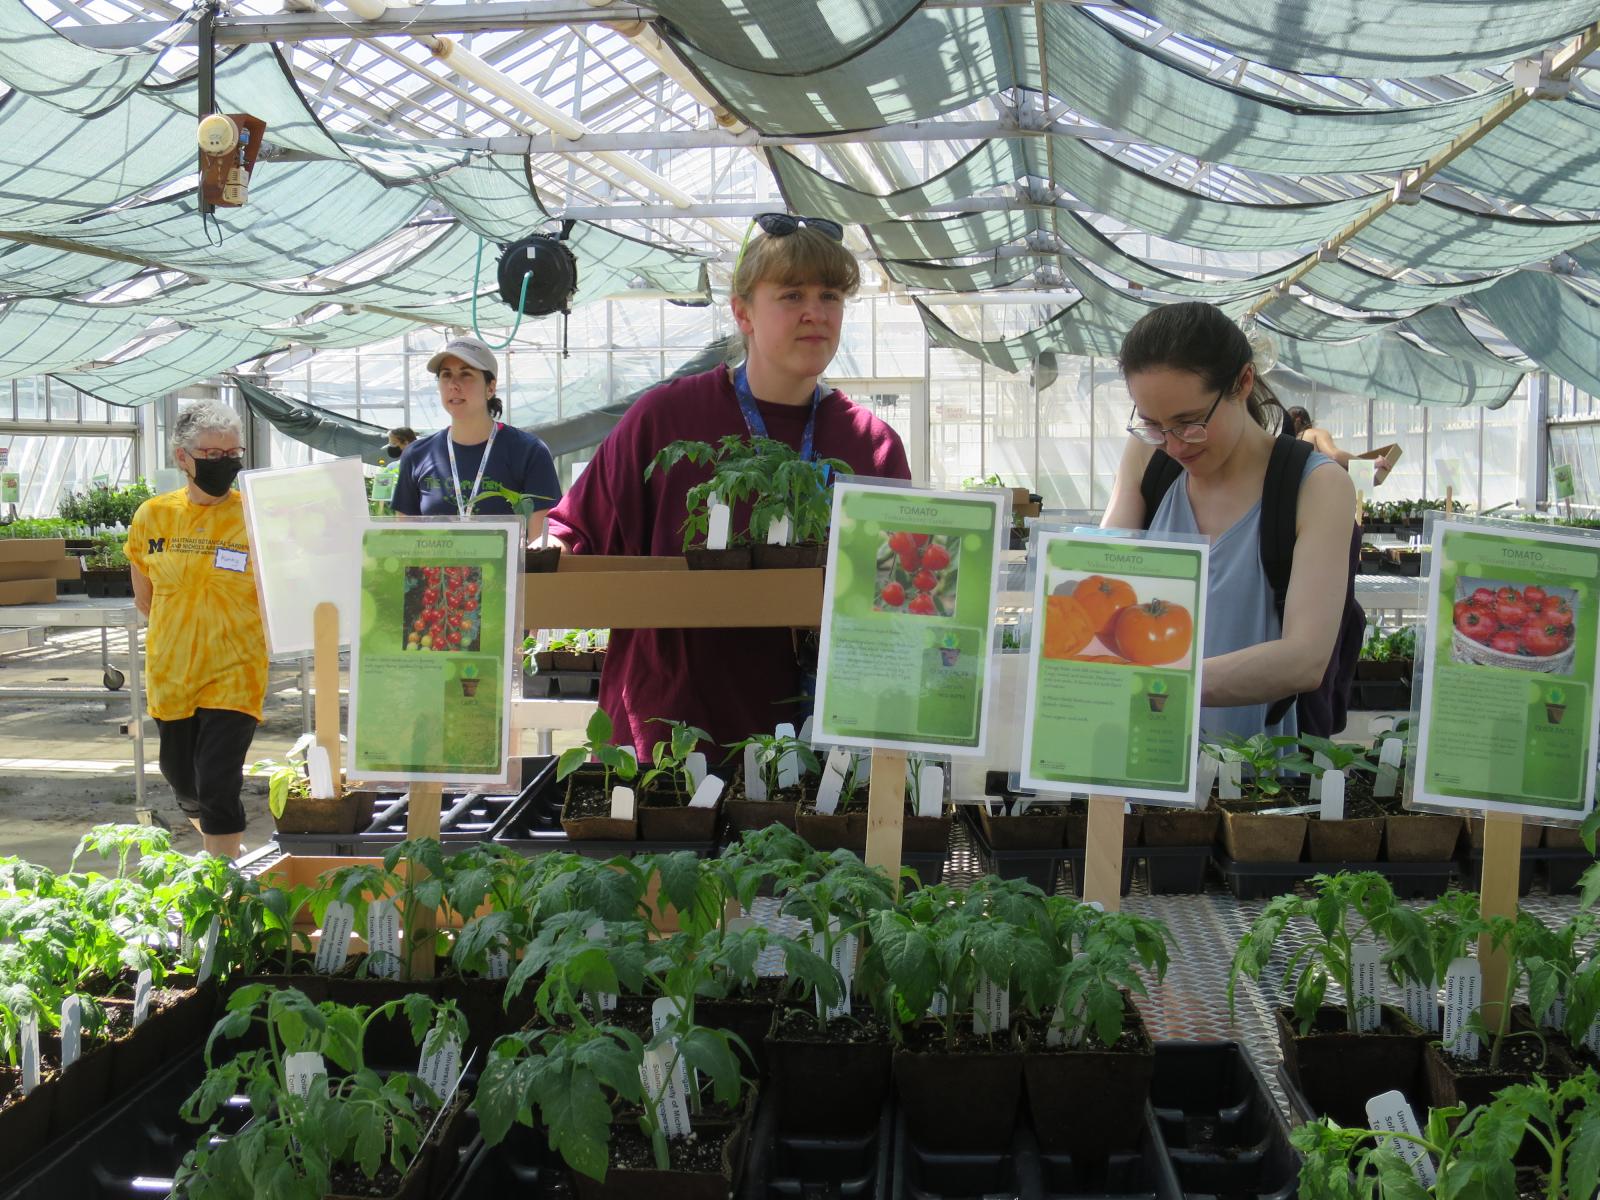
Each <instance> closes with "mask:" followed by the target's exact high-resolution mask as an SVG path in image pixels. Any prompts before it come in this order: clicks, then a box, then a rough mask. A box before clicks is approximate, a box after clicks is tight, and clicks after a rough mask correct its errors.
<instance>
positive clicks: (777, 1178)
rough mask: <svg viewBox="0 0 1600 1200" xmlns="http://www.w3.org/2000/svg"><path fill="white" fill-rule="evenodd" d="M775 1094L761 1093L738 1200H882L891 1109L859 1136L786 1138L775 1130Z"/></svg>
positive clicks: (886, 1191)
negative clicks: (794, 1198) (801, 1199)
mask: <svg viewBox="0 0 1600 1200" xmlns="http://www.w3.org/2000/svg"><path fill="white" fill-rule="evenodd" d="M779 1124H780V1121H779V1112H778V1092H777V1089H776V1088H769V1089H767V1090H766V1091H765V1092H763V1093H762V1095H761V1101H760V1103H759V1104H758V1105H757V1108H756V1116H755V1123H754V1124H753V1125H752V1126H751V1130H750V1152H749V1157H748V1158H747V1159H746V1161H745V1168H744V1182H743V1185H742V1186H741V1188H740V1189H739V1193H738V1197H739V1200H785V1198H787V1197H792V1196H799V1197H804V1198H805V1200H824V1198H826V1200H884V1198H886V1197H887V1196H888V1194H889V1163H890V1157H891V1154H890V1152H891V1149H892V1147H893V1143H894V1119H893V1113H892V1106H890V1105H885V1106H884V1110H883V1116H882V1117H881V1118H880V1119H879V1122H878V1127H877V1128H876V1129H874V1130H873V1131H872V1132H871V1133H868V1134H864V1135H862V1136H860V1137H831V1138H825V1137H813V1136H804V1137H801V1136H795V1135H793V1134H786V1133H784V1132H782V1130H781V1129H780V1128H779Z"/></svg>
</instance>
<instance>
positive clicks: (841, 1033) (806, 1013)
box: [772, 1007, 889, 1044]
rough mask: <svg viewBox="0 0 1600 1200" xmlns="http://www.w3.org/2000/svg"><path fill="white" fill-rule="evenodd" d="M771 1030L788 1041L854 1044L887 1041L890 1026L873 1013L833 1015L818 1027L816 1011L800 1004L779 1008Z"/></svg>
mask: <svg viewBox="0 0 1600 1200" xmlns="http://www.w3.org/2000/svg"><path fill="white" fill-rule="evenodd" d="M772 1033H773V1036H774V1037H779V1038H782V1039H783V1040H784V1041H787V1042H839V1043H846V1044H857V1043H861V1042H887V1041H888V1040H889V1027H888V1026H887V1025H885V1024H884V1023H883V1021H881V1020H880V1019H879V1018H878V1017H877V1016H876V1015H875V1014H873V1013H863V1014H861V1015H854V1014H852V1015H851V1016H848V1017H835V1018H834V1019H833V1020H831V1021H829V1022H828V1023H827V1025H825V1026H823V1027H822V1028H820V1029H819V1028H818V1027H817V1019H816V1016H815V1011H814V1010H812V1009H806V1008H800V1007H792V1008H780V1009H779V1010H778V1021H777V1024H776V1025H774V1026H773V1030H772Z"/></svg>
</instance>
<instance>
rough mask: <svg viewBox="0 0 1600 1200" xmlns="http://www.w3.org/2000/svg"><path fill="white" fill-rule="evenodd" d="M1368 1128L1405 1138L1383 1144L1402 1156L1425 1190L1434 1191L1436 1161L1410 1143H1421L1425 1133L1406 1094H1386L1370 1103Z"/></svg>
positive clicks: (1368, 1105) (1391, 1138) (1392, 1138)
mask: <svg viewBox="0 0 1600 1200" xmlns="http://www.w3.org/2000/svg"><path fill="white" fill-rule="evenodd" d="M1367 1127H1368V1128H1369V1129H1381V1130H1383V1131H1384V1132H1385V1133H1389V1134H1401V1135H1403V1136H1401V1137H1386V1138H1383V1139H1382V1144H1383V1145H1386V1146H1388V1147H1389V1149H1391V1150H1393V1151H1394V1152H1395V1153H1396V1154H1398V1155H1399V1156H1400V1160H1401V1161H1402V1162H1404V1163H1405V1164H1406V1165H1407V1166H1408V1167H1410V1168H1411V1170H1412V1173H1413V1174H1415V1175H1416V1177H1417V1182H1418V1183H1420V1184H1421V1185H1422V1186H1423V1187H1425V1188H1431V1187H1432V1186H1433V1185H1434V1183H1435V1182H1436V1181H1437V1178H1438V1176H1437V1174H1436V1173H1435V1171H1434V1166H1433V1159H1431V1158H1429V1157H1428V1152H1427V1151H1426V1150H1424V1149H1423V1148H1422V1146H1421V1145H1420V1144H1419V1142H1418V1141H1412V1140H1408V1139H1412V1138H1415V1139H1419V1140H1420V1139H1421V1137H1422V1130H1421V1129H1420V1128H1419V1127H1418V1126H1417V1116H1416V1114H1415V1113H1414V1112H1412V1111H1411V1105H1409V1104H1407V1103H1406V1098H1405V1095H1404V1094H1403V1093H1401V1092H1384V1093H1383V1094H1382V1095H1381V1096H1374V1097H1373V1098H1372V1099H1370V1100H1368V1101H1367Z"/></svg>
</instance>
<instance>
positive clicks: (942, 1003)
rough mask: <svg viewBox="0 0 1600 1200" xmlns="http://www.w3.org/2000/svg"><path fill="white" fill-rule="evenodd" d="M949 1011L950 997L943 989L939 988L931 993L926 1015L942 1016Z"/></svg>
mask: <svg viewBox="0 0 1600 1200" xmlns="http://www.w3.org/2000/svg"><path fill="white" fill-rule="evenodd" d="M949 1012H950V997H949V996H947V995H946V994H945V990H944V989H943V988H940V989H939V990H938V991H937V992H935V993H934V994H933V999H932V1000H931V1001H929V1002H928V1015H929V1016H930V1017H943V1016H946V1015H948V1014H949Z"/></svg>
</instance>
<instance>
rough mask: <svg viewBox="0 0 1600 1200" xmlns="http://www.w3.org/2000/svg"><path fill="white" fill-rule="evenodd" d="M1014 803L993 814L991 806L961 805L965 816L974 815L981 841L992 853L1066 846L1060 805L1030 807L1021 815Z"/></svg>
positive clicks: (1007, 804)
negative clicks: (980, 831) (982, 840)
mask: <svg viewBox="0 0 1600 1200" xmlns="http://www.w3.org/2000/svg"><path fill="white" fill-rule="evenodd" d="M1015 805H1016V800H1015V799H1012V800H1008V801H1006V802H1005V807H1004V811H1003V812H1000V813H996V812H995V811H994V810H993V809H992V808H991V807H990V805H989V804H988V803H987V802H985V803H980V804H976V805H967V806H964V809H965V811H966V812H967V814H968V816H971V815H972V813H974V812H976V814H977V817H978V822H977V823H978V826H979V828H980V829H981V830H982V833H983V839H984V841H985V842H986V843H987V844H988V846H989V847H990V848H991V849H994V850H1059V849H1060V848H1061V847H1062V846H1064V845H1065V844H1066V836H1067V813H1066V810H1065V809H1064V808H1063V807H1062V806H1061V805H1059V804H1039V803H1032V804H1029V805H1028V807H1027V808H1025V809H1023V810H1022V811H1021V812H1020V813H1019V812H1017V811H1016V808H1015Z"/></svg>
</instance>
